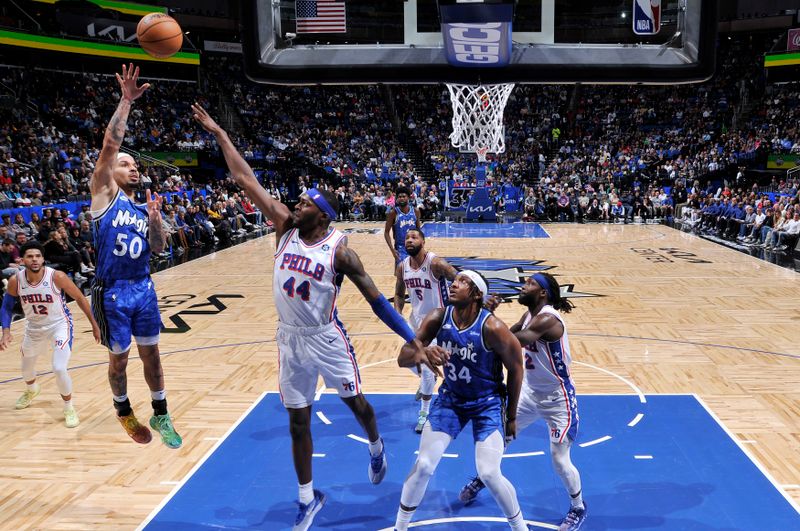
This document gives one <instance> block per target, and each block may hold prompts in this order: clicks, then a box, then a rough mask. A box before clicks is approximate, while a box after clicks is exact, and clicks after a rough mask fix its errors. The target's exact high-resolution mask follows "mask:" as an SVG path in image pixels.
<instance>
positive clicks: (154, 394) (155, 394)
mask: <svg viewBox="0 0 800 531" xmlns="http://www.w3.org/2000/svg"><path fill="white" fill-rule="evenodd" d="M150 398H152V399H153V400H164V399H165V398H167V391H166V390H164V389H162V390H161V391H150Z"/></svg>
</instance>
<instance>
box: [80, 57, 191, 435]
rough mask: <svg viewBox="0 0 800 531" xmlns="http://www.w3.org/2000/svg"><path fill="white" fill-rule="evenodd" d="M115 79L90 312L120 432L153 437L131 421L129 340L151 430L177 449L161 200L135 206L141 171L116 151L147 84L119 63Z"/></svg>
mask: <svg viewBox="0 0 800 531" xmlns="http://www.w3.org/2000/svg"><path fill="white" fill-rule="evenodd" d="M116 77H117V82H118V83H119V87H120V91H121V97H120V100H119V105H117V110H116V111H115V112H114V116H112V117H111V121H110V122H109V124H108V127H107V128H106V132H105V136H104V137H103V149H102V150H101V151H100V156H99V157H98V159H97V165H96V166H95V169H94V173H93V174H92V179H91V181H90V182H89V188H90V190H91V192H92V207H91V208H92V223H94V235H95V250H96V253H97V268H96V270H95V281H94V284H93V286H92V312H93V313H94V316H95V319H96V320H97V322H98V324H99V325H100V330H101V337H102V342H103V345H105V346H106V348H108V350H109V364H108V381H109V383H110V384H111V392H112V393H113V395H114V408H115V409H116V410H117V419H118V420H119V422H120V423H121V424H122V427H123V428H124V429H125V431H126V432H127V434H128V435H129V436H130V437H131V438H132V439H133V440H134V441H136V442H138V443H141V444H146V443H149V442H150V440H151V438H152V435H151V433H150V430H149V429H147V427H146V426H143V425H142V424H141V423H139V421H138V420H137V419H136V416H135V415H134V414H133V409H132V408H131V403H130V400H129V399H128V378H127V374H126V368H127V366H128V353H129V352H130V349H131V336H133V337H134V338H135V339H136V348H137V350H138V351H139V358H140V359H141V360H142V365H144V377H145V380H146V381H147V386H148V387H149V388H150V395H151V398H152V406H153V416H152V417H150V427H151V428H153V429H154V430H156V431H158V432H159V433H160V434H161V440H162V441H163V443H164V444H166V445H167V446H168V447H170V448H178V447H180V446H181V443H182V440H181V437H180V435H178V434H177V433H176V432H175V428H174V427H173V426H172V419H171V418H170V416H169V413H168V412H167V399H166V391H165V390H164V373H163V371H162V369H161V357H160V354H159V351H158V339H159V334H160V333H161V316H160V314H159V312H158V300H157V298H156V290H155V287H154V286H153V281H152V279H151V278H150V253H151V251H152V252H156V253H160V252H161V251H163V250H164V242H165V237H164V231H163V229H162V227H161V198H160V197H159V196H158V194H154V195H151V194H150V190H147V204H146V205H141V204H137V203H136V202H135V200H134V192H135V191H136V190H137V189H138V188H139V185H140V177H139V169H138V168H137V166H136V160H134V158H133V157H132V156H131V155H128V154H127V153H121V152H120V148H121V147H122V140H123V137H124V135H125V127H126V122H127V120H128V113H129V112H130V110H131V105H132V104H133V102H134V101H135V100H136V99H138V98H139V97H140V96H141V95H142V94H143V93H144V91H145V90H147V89H148V88H149V87H150V84H149V83H145V84H143V85H141V86H140V85H138V78H139V68H138V67H136V68H134V66H133V64H131V65H129V66H128V67H125V65H123V66H122V74H121V75H120V74H117V76H116Z"/></svg>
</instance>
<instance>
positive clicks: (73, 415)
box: [64, 407, 81, 428]
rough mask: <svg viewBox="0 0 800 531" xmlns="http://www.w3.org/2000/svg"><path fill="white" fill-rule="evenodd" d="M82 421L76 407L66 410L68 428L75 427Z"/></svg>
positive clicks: (65, 419)
mask: <svg viewBox="0 0 800 531" xmlns="http://www.w3.org/2000/svg"><path fill="white" fill-rule="evenodd" d="M80 423H81V421H80V419H79V418H78V412H77V411H75V408H74V407H70V408H68V409H65V410H64V424H66V425H67V428H75V427H77V426H78V424H80Z"/></svg>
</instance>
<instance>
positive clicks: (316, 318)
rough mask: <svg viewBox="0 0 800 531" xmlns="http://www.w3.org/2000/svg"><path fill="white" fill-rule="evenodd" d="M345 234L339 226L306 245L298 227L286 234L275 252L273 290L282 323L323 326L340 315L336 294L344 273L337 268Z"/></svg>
mask: <svg viewBox="0 0 800 531" xmlns="http://www.w3.org/2000/svg"><path fill="white" fill-rule="evenodd" d="M342 239H344V234H342V233H341V232H339V231H338V230H336V229H331V231H330V232H329V233H328V234H327V235H326V236H325V237H324V238H322V239H321V240H320V241H318V242H316V243H314V244H311V245H306V244H305V243H303V240H301V239H300V233H299V231H298V230H297V229H292V230H290V231H289V232H287V233H286V234H284V235H283V237H282V238H281V240H280V242H278V252H277V253H275V271H274V273H273V276H272V292H273V295H274V298H275V307H276V308H277V310H278V318H279V320H280V322H281V323H284V324H287V325H291V326H308V327H311V326H320V325H324V324H328V323H330V322H331V321H333V320H334V319H336V297H337V296H338V295H339V287H340V286H341V284H342V279H343V276H342V275H337V274H336V271H335V270H334V268H333V259H334V255H335V254H336V247H337V246H338V245H339V243H340V242H341V241H342Z"/></svg>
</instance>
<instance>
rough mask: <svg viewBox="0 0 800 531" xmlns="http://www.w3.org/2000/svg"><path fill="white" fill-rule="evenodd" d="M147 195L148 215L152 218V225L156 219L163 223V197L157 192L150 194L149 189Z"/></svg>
mask: <svg viewBox="0 0 800 531" xmlns="http://www.w3.org/2000/svg"><path fill="white" fill-rule="evenodd" d="M145 195H146V197H147V214H148V215H149V217H150V223H153V222H154V220H156V219H157V220H158V222H159V223H161V202H162V198H161V196H160V195H158V194H157V193H155V192H153V193H150V189H149V188H148V189H147V190H146V192H145Z"/></svg>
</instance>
